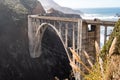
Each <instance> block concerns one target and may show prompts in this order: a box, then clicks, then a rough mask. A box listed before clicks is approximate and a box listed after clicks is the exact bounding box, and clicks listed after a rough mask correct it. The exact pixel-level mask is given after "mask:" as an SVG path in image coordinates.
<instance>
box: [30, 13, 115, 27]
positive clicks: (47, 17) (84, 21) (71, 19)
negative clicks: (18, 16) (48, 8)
mask: <svg viewBox="0 0 120 80" xmlns="http://www.w3.org/2000/svg"><path fill="white" fill-rule="evenodd" d="M29 17H31V18H39V19H45V20H46V19H47V20H54V21H65V22H78V20H80V18H64V17H51V16H39V15H30V16H29ZM82 21H83V23H87V24H96V25H109V26H114V25H115V23H116V21H104V20H98V19H94V20H90V19H82Z"/></svg>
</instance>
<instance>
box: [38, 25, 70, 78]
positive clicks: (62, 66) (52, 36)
mask: <svg viewBox="0 0 120 80" xmlns="http://www.w3.org/2000/svg"><path fill="white" fill-rule="evenodd" d="M41 51H42V54H41V55H40V57H39V61H40V64H41V66H40V67H41V69H42V71H41V72H42V73H41V74H42V75H40V77H42V79H41V80H54V77H55V76H57V77H58V78H59V79H60V80H63V79H65V78H68V77H69V75H70V71H71V67H70V65H69V60H68V57H67V54H66V51H65V48H64V46H63V44H62V41H61V39H60V37H59V36H58V35H57V33H56V32H55V30H54V29H52V28H51V27H48V28H47V29H46V30H45V32H44V34H43V38H42V43H41Z"/></svg>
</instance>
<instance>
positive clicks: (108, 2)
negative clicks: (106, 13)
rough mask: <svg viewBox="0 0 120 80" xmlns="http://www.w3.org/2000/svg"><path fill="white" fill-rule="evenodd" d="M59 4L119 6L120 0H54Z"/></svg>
mask: <svg viewBox="0 0 120 80" xmlns="http://www.w3.org/2000/svg"><path fill="white" fill-rule="evenodd" d="M54 1H55V2H57V3H58V4H59V5H61V6H64V7H70V8H104V7H120V0H54Z"/></svg>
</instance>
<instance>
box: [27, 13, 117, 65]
mask: <svg viewBox="0 0 120 80" xmlns="http://www.w3.org/2000/svg"><path fill="white" fill-rule="evenodd" d="M115 23H116V22H114V21H102V20H99V19H94V20H87V19H80V18H63V17H51V16H39V15H29V16H28V36H29V51H30V55H31V57H32V58H37V57H40V55H41V54H42V48H41V47H42V40H43V37H44V33H45V32H46V30H47V29H49V30H51V31H53V32H55V34H56V35H57V36H58V37H59V39H60V41H61V44H62V45H63V47H64V49H65V52H66V54H67V57H68V59H69V60H70V58H71V56H70V55H71V54H70V53H69V48H71V49H73V50H74V51H75V52H77V53H78V55H79V56H80V57H81V59H82V60H83V62H85V58H84V57H85V56H84V55H83V54H82V50H85V51H86V52H87V53H88V55H89V56H90V59H91V61H92V63H94V62H95V58H96V54H95V53H96V50H95V41H96V42H97V43H98V45H99V46H100V27H101V26H104V27H105V34H104V36H105V37H104V43H105V42H106V40H107V27H110V26H112V27H114V26H115ZM48 37H49V36H48ZM56 44H57V43H56ZM51 47H52V46H51ZM53 49H54V48H53ZM79 66H80V65H79Z"/></svg>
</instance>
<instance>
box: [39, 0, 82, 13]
mask: <svg viewBox="0 0 120 80" xmlns="http://www.w3.org/2000/svg"><path fill="white" fill-rule="evenodd" d="M39 1H40V2H41V4H42V6H43V7H44V9H45V10H46V11H47V10H49V9H50V8H54V9H55V10H58V11H61V12H63V13H67V14H82V12H80V11H78V10H74V9H71V8H67V7H62V6H60V5H59V4H57V3H56V2H54V1H53V0H39Z"/></svg>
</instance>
